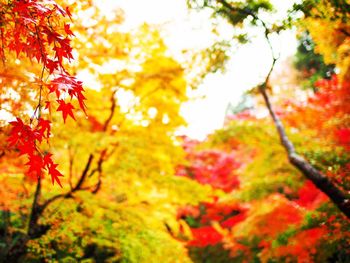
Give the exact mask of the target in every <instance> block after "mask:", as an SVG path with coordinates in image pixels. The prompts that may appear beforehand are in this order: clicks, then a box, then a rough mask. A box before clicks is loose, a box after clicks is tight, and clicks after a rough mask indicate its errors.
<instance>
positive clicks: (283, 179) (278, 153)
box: [212, 120, 302, 201]
mask: <svg viewBox="0 0 350 263" xmlns="http://www.w3.org/2000/svg"><path fill="white" fill-rule="evenodd" d="M261 122H264V121H263V120H260V123H257V122H254V121H239V120H238V121H233V122H231V123H230V124H229V125H228V126H227V127H226V128H224V129H222V130H219V131H217V132H216V134H215V135H214V136H213V137H212V140H213V143H214V144H222V143H227V142H228V141H229V140H230V139H233V140H235V139H238V140H239V143H241V144H243V145H244V152H243V153H242V154H245V155H248V156H250V158H251V159H247V160H246V161H247V163H246V166H245V168H244V172H242V173H241V174H240V177H239V178H240V180H241V187H240V189H239V190H237V191H235V192H234V196H236V197H237V198H239V199H241V200H244V201H251V200H254V199H261V198H264V197H266V196H268V195H269V194H271V193H274V192H280V193H285V194H287V192H288V191H287V192H286V190H287V189H289V190H291V189H297V188H298V187H300V185H301V182H302V181H300V179H301V175H300V173H299V172H298V171H297V170H296V169H295V168H294V167H293V166H292V165H291V164H290V163H289V162H288V159H287V157H286V155H285V150H284V149H283V147H282V146H281V145H280V144H279V140H278V137H277V135H276V133H275V127H274V126H273V125H272V123H270V122H269V121H266V122H265V123H264V125H262V124H261ZM233 147H235V145H233Z"/></svg>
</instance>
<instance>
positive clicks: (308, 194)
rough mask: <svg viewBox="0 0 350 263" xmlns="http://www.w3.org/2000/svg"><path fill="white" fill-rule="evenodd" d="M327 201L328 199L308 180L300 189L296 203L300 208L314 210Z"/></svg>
mask: <svg viewBox="0 0 350 263" xmlns="http://www.w3.org/2000/svg"><path fill="white" fill-rule="evenodd" d="M327 200H328V197H327V196H326V195H325V194H324V193H322V192H321V191H320V190H318V188H316V186H315V185H314V184H313V183H312V182H311V181H309V180H308V181H306V182H305V184H304V186H303V187H301V188H300V189H299V191H298V199H297V200H296V201H295V202H296V203H297V204H298V205H300V206H303V207H305V208H307V209H310V210H312V209H315V208H317V207H318V206H319V205H320V204H321V203H324V202H325V201H327Z"/></svg>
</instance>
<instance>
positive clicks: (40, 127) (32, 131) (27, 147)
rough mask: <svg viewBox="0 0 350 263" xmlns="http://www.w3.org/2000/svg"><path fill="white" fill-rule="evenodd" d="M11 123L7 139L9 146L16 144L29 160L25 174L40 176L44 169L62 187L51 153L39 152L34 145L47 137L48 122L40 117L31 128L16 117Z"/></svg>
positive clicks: (32, 176)
mask: <svg viewBox="0 0 350 263" xmlns="http://www.w3.org/2000/svg"><path fill="white" fill-rule="evenodd" d="M11 125H12V130H11V135H10V136H9V138H8V139H7V140H8V142H9V145H10V147H14V146H16V147H17V148H18V149H19V151H20V155H24V154H25V155H27V156H28V159H29V162H28V163H27V165H28V166H29V169H28V171H27V175H28V176H29V177H30V178H32V179H36V178H38V177H39V176H42V174H43V173H42V170H43V169H46V170H47V172H48V173H49V174H50V175H51V180H52V183H54V182H57V183H58V184H59V185H60V186H61V187H62V185H61V182H60V180H59V177H60V176H62V174H61V173H60V172H59V171H58V170H57V169H56V167H57V164H55V163H54V162H53V161H52V158H51V156H52V154H50V153H47V154H45V155H43V154H41V153H40V150H39V149H38V147H37V145H36V142H41V141H42V140H43V139H46V140H48V139H49V137H50V122H49V121H47V120H44V119H42V118H40V119H39V121H38V123H37V125H36V126H35V127H33V128H32V127H30V126H29V125H26V124H24V123H23V121H22V120H21V119H20V118H17V120H16V121H13V122H11Z"/></svg>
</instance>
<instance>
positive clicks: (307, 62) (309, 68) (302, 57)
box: [294, 31, 335, 90]
mask: <svg viewBox="0 0 350 263" xmlns="http://www.w3.org/2000/svg"><path fill="white" fill-rule="evenodd" d="M298 41H299V44H298V49H297V53H296V54H295V58H294V65H295V67H296V69H298V70H299V71H300V74H301V78H302V85H303V86H304V87H305V88H312V89H314V90H315V89H316V87H315V85H314V84H315V82H316V81H317V80H320V79H324V78H330V77H331V76H332V75H333V74H334V69H335V66H334V65H332V64H331V65H326V64H325V63H324V61H323V56H322V55H320V54H316V53H315V43H314V42H313V40H312V38H311V36H310V34H309V33H308V32H307V31H306V32H303V33H302V34H301V35H300V36H299V40H298Z"/></svg>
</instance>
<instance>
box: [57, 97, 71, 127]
mask: <svg viewBox="0 0 350 263" xmlns="http://www.w3.org/2000/svg"><path fill="white" fill-rule="evenodd" d="M57 102H58V103H59V104H60V106H58V108H57V111H62V116H63V120H64V122H66V119H67V116H68V115H69V116H71V117H72V118H73V120H75V118H74V114H73V111H72V110H73V109H74V107H73V105H72V104H71V103H69V102H68V103H66V102H65V101H64V100H57Z"/></svg>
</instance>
